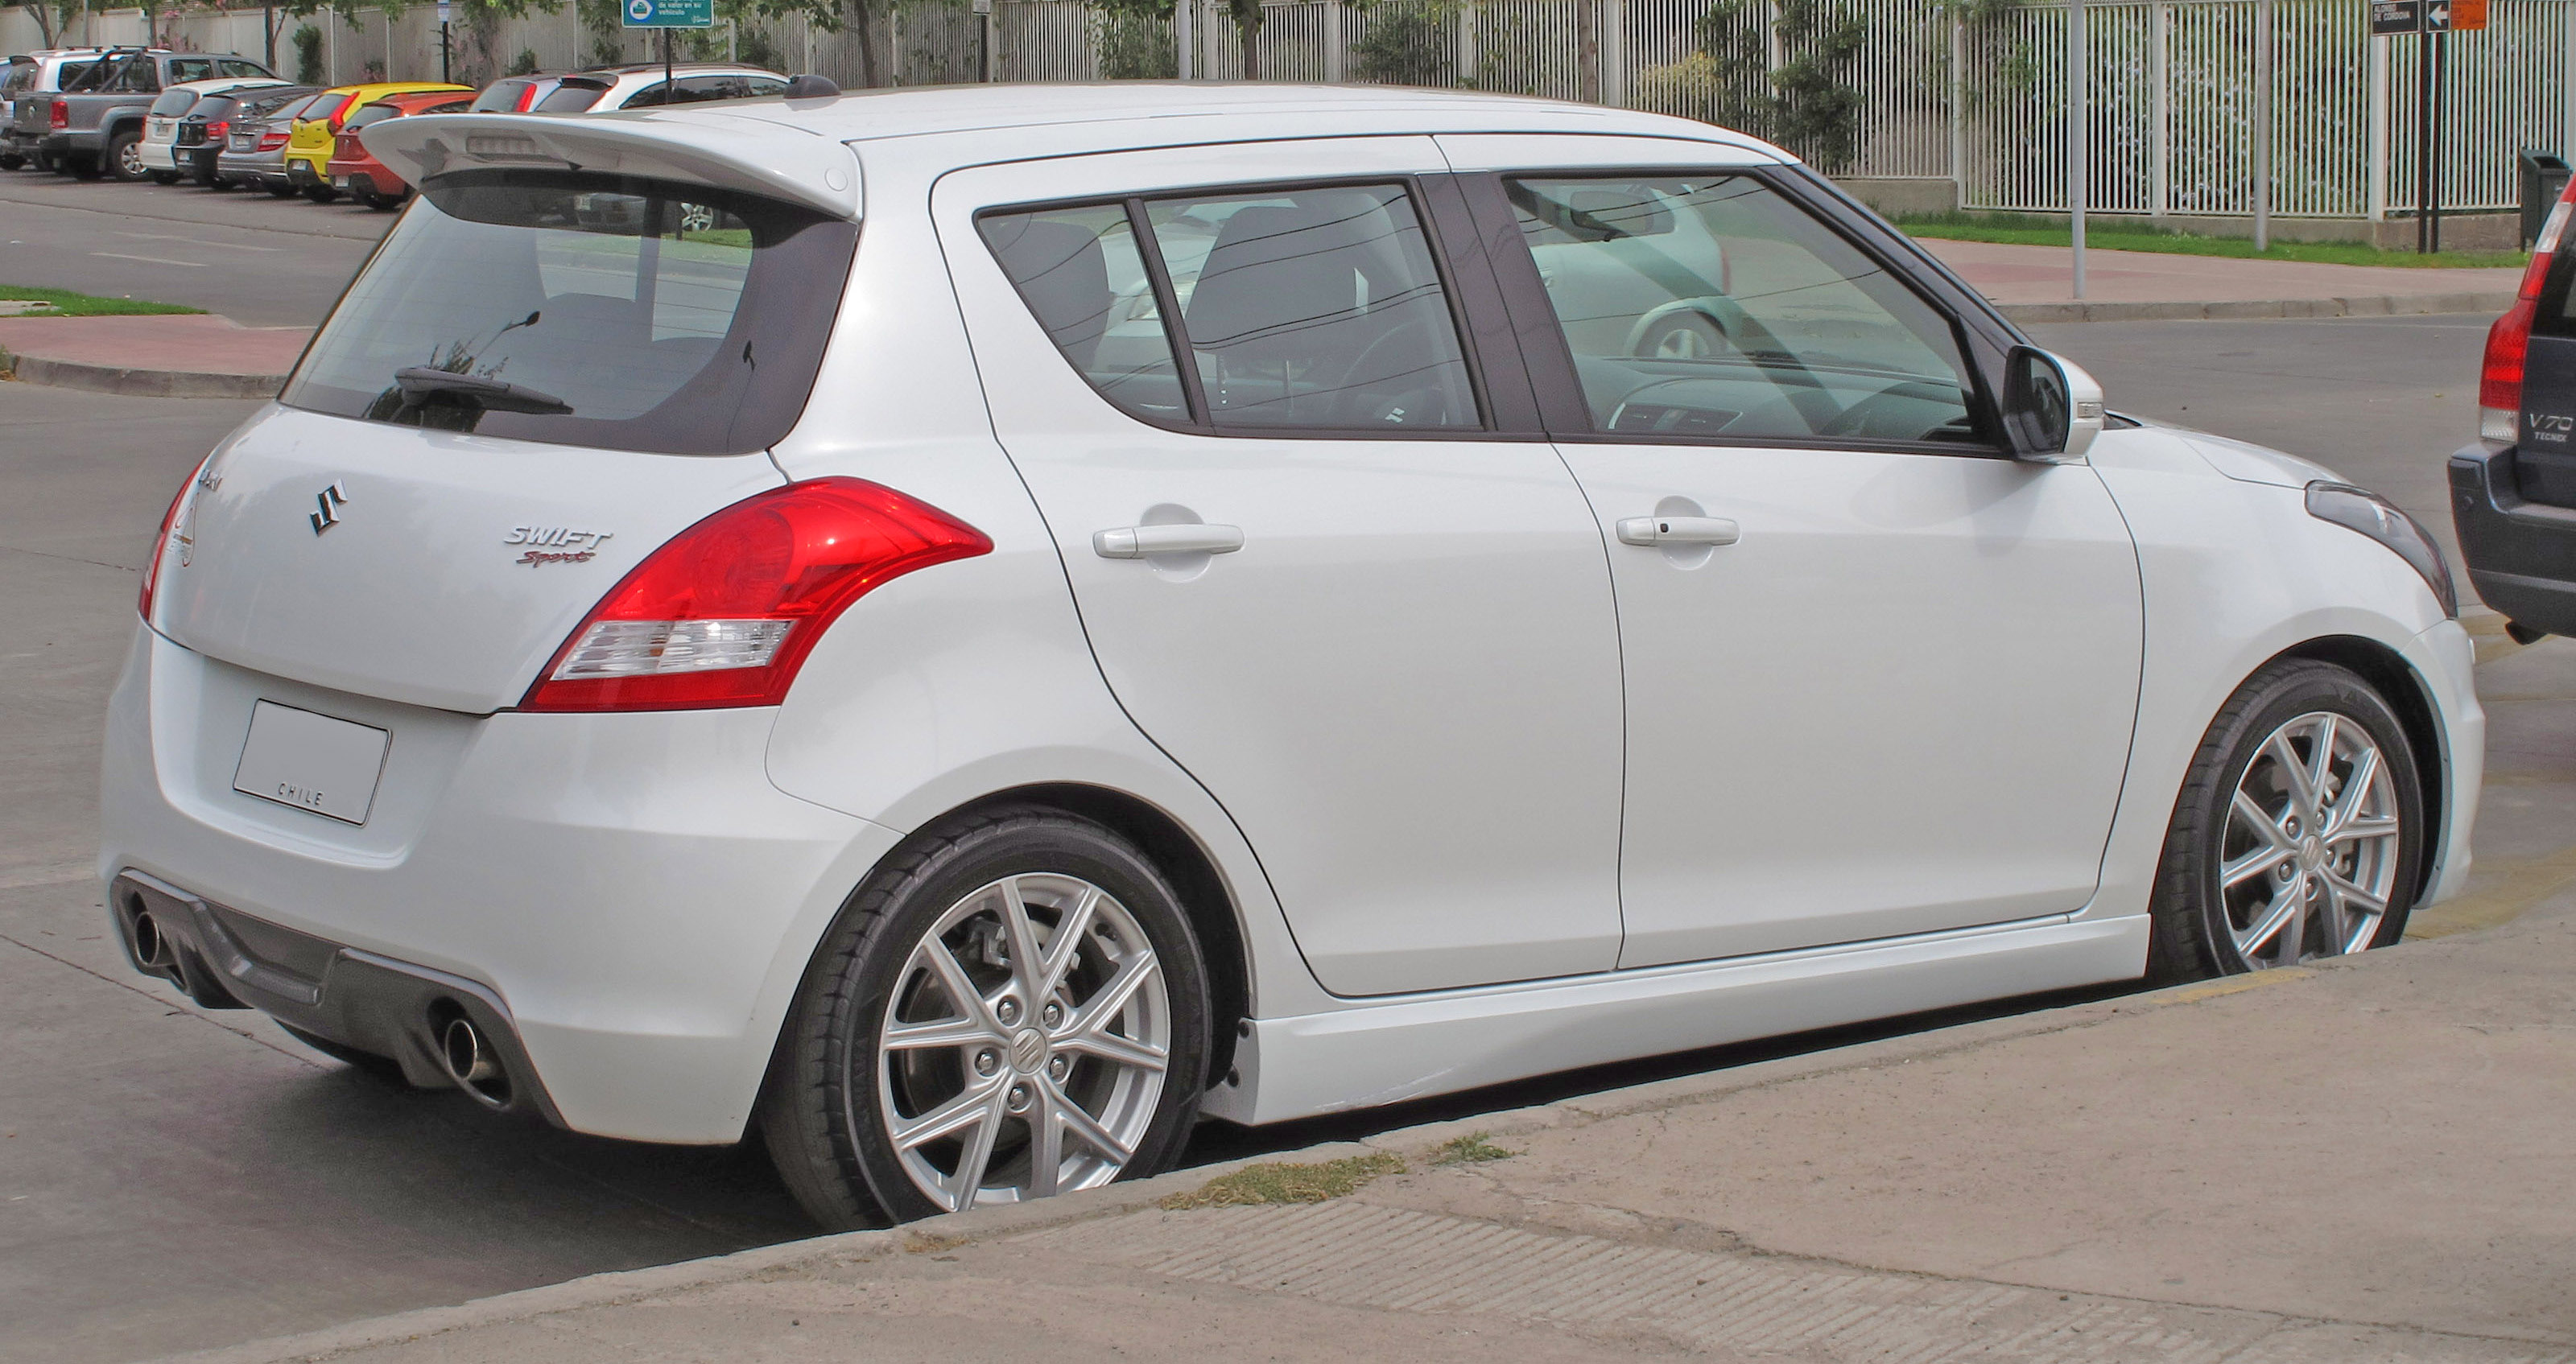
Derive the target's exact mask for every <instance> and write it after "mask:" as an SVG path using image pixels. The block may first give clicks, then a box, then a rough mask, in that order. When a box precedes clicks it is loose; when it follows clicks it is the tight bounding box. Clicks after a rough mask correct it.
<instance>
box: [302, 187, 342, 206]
mask: <svg viewBox="0 0 2576 1364" xmlns="http://www.w3.org/2000/svg"><path fill="white" fill-rule="evenodd" d="M304 197H305V198H307V199H310V200H312V201H313V202H315V203H317V204H327V203H329V202H331V201H332V200H334V199H337V198H339V197H340V191H338V190H336V189H333V188H331V187H330V186H329V185H306V186H305V187H304Z"/></svg>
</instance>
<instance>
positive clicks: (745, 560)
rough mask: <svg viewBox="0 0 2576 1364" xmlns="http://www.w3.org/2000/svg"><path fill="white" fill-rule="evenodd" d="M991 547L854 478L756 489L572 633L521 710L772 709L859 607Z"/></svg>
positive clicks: (651, 563)
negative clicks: (873, 595)
mask: <svg viewBox="0 0 2576 1364" xmlns="http://www.w3.org/2000/svg"><path fill="white" fill-rule="evenodd" d="M992 549H993V542H992V541H990V540H988V539H986V538H984V533H983V532H981V531H979V530H977V529H975V528H974V527H973V526H970V525H967V524H966V523H965V522H963V521H959V520H957V519H956V518H955V517H952V516H950V515H949V514H948V513H946V512H943V511H941V510H939V509H938V508H937V507H933V506H931V505H929V504H928V503H925V502H921V501H917V500H915V499H913V498H910V497H906V496H904V495H903V494H902V493H899V492H896V491H894V490H893V489H891V488H884V487H879V486H878V485H876V484H874V483H867V482H863V481H861V480H859V479H855V478H821V479H815V480H813V481H811V482H807V483H791V484H789V485H788V486H786V487H784V488H779V489H775V490H773V491H770V492H765V493H760V494H757V495H755V496H752V497H748V498H745V499H743V500H742V501H740V502H737V503H735V504H733V505H732V506H730V507H727V508H725V509H724V510H723V511H720V512H717V513H716V514H715V515H713V516H710V517H708V518H707V519H705V520H703V521H700V522H699V523H697V524H696V525H694V526H691V527H689V528H688V529H687V530H684V531H682V532H680V533H679V534H678V535H676V536H674V537H672V539H671V542H670V543H669V544H666V545H664V546H662V547H661V548H660V549H657V550H655V551H653V553H652V554H650V555H648V556H646V558H645V560H644V562H642V563H640V564H637V565H636V566H635V568H634V571H632V572H630V573H628V574H627V575H626V577H625V579H624V580H623V581H621V582H619V583H618V584H617V586H616V587H615V588H613V589H611V590H610V591H609V593H608V596H607V597H606V598H605V599H603V600H602V601H601V602H600V603H599V605H598V606H596V607H594V608H592V609H591V612H590V615H589V616H588V617H587V618H586V619H584V620H583V621H582V623H581V624H580V625H579V626H577V627H575V628H574V630H573V632H572V637H571V638H569V639H567V640H565V641H564V644H563V647H562V648H560V649H557V650H556V651H555V656H554V657H553V658H552V659H549V660H548V661H547V663H546V669H545V671H544V672H543V673H542V674H540V675H539V676H538V678H537V683H536V685H535V686H533V687H530V688H529V689H528V694H527V697H526V699H524V700H522V701H521V702H520V703H519V705H520V708H521V709H523V710H539V711H615V710H695V709H700V708H705V707H715V706H774V705H777V704H778V703H779V702H780V701H781V700H782V699H784V698H785V697H786V695H787V688H788V685H789V684H790V683H792V682H794V681H795V680H796V670H797V669H798V668H799V667H801V666H803V664H804V662H805V656H806V655H807V654H808V653H810V652H812V651H813V648H814V644H815V642H816V641H817V640H819V639H820V638H821V637H822V634H823V632H824V630H826V629H828V628H830V626H831V624H832V621H833V620H834V619H835V618H836V617H838V616H839V615H840V614H841V612H842V611H844V610H846V609H848V607H849V605H850V603H852V602H854V601H857V600H858V599H859V598H860V597H862V596H865V595H866V594H867V593H868V592H869V591H871V590H872V589H874V588H876V587H878V586H879V585H881V584H883V583H886V582H890V581H892V580H893V579H895V578H899V577H901V576H903V575H904V574H906V573H910V572H912V571H914V570H915V569H922V568H928V567H930V566H931V565H933V564H940V563H946V562H948V561H949V560H951V559H968V558H973V557H974V556H976V555H979V554H989V553H991V552H992Z"/></svg>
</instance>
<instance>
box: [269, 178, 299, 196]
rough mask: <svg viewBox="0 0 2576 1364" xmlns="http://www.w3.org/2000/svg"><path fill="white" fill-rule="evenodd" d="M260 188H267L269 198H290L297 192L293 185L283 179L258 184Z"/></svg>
mask: <svg viewBox="0 0 2576 1364" xmlns="http://www.w3.org/2000/svg"><path fill="white" fill-rule="evenodd" d="M260 188H261V189H264V190H267V191H268V197H269V198H271V199H292V198H294V197H295V196H296V194H297V193H298V191H297V190H296V188H295V186H293V185H290V184H288V183H286V182H285V181H283V180H271V181H269V182H268V183H267V184H264V185H262V186H260Z"/></svg>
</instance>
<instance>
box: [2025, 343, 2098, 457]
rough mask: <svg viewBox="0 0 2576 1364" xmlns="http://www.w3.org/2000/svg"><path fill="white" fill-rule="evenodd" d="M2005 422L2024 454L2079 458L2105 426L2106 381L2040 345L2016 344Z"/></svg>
mask: <svg viewBox="0 0 2576 1364" xmlns="http://www.w3.org/2000/svg"><path fill="white" fill-rule="evenodd" d="M2005 366H2006V375H2005V383H2004V428H2005V430H2006V432H2007V433H2008V434H2009V435H2010V437H2011V439H2012V446H2013V453H2014V454H2016V455H2019V456H2021V457H2022V458H2024V459H2031V460H2040V461H2044V462H2050V463H2069V464H2071V463H2076V462H2079V461H2081V460H2082V459H2083V458H2084V453H2085V451H2086V450H2088V449H2090V448H2092V445H2093V437H2094V436H2096V435H2098V434H2100V432H2101V430H2102V386H2101V385H2100V384H2098V383H2095V382H2094V381H2093V376H2092V375H2090V374H2087V373H2085V372H2084V371H2083V370H2082V369H2079V368H2077V367H2076V366H2075V365H2073V364H2070V363H2069V362H2067V361H2066V360H2064V359H2061V358H2059V357H2058V356H2055V355H2051V354H2049V353H2048V352H2047V351H2044V350H2041V349H2039V348H2037V347H2035V346H2015V347H2013V351H2012V356H2011V358H2010V359H2009V360H2007V361H2006V362H2005Z"/></svg>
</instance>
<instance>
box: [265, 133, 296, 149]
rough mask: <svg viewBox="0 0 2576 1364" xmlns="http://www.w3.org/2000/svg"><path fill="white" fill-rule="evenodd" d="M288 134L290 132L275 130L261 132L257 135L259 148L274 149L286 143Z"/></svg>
mask: <svg viewBox="0 0 2576 1364" xmlns="http://www.w3.org/2000/svg"><path fill="white" fill-rule="evenodd" d="M289 136H291V134H287V133H276V132H268V133H261V134H260V135H259V149H260V150H261V151H264V152H273V151H276V150H277V149H278V148H280V147H283V146H285V145H286V139H287V138H288V137H289Z"/></svg>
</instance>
